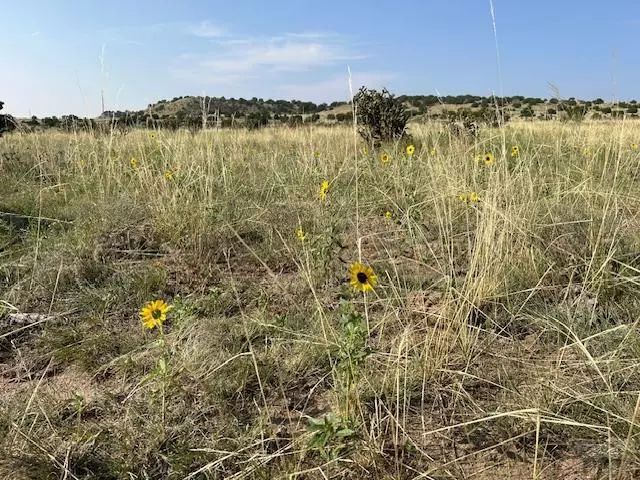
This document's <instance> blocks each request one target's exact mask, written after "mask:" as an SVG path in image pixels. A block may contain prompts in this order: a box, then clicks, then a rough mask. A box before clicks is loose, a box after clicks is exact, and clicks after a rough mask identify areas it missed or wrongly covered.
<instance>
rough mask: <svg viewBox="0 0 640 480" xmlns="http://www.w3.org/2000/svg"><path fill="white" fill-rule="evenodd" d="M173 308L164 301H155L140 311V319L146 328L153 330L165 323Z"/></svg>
mask: <svg viewBox="0 0 640 480" xmlns="http://www.w3.org/2000/svg"><path fill="white" fill-rule="evenodd" d="M170 308H171V307H170V306H169V305H167V302H165V301H164V300H154V301H153V302H149V303H147V304H146V305H145V306H144V307H142V309H141V310H140V319H141V320H142V323H143V324H144V326H145V327H146V328H148V329H149V330H151V329H152V328H154V327H158V326H160V325H162V324H163V323H164V321H165V320H166V319H167V313H168V312H169V309H170Z"/></svg>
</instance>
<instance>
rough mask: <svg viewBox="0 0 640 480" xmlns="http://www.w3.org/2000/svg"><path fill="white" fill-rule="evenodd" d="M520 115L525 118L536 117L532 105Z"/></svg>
mask: <svg viewBox="0 0 640 480" xmlns="http://www.w3.org/2000/svg"><path fill="white" fill-rule="evenodd" d="M520 115H521V116H523V117H524V118H531V117H533V116H534V115H535V113H534V112H533V108H531V105H527V106H526V107H524V108H523V109H522V110H520Z"/></svg>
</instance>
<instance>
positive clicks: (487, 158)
mask: <svg viewBox="0 0 640 480" xmlns="http://www.w3.org/2000/svg"><path fill="white" fill-rule="evenodd" d="M482 161H483V162H484V164H485V165H487V166H488V165H493V164H494V163H496V157H495V155H493V153H485V154H484V155H483V156H482Z"/></svg>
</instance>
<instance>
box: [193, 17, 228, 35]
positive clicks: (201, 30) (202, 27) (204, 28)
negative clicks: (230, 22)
mask: <svg viewBox="0 0 640 480" xmlns="http://www.w3.org/2000/svg"><path fill="white" fill-rule="evenodd" d="M188 31H189V33H191V34H192V35H195V36H196V37H203V38H216V37H222V36H224V35H225V29H224V28H222V27H220V26H218V25H214V24H213V23H211V22H209V21H207V20H205V21H203V22H200V23H198V24H196V25H190V26H189V28H188Z"/></svg>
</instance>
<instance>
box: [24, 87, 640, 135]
mask: <svg viewBox="0 0 640 480" xmlns="http://www.w3.org/2000/svg"><path fill="white" fill-rule="evenodd" d="M397 98H398V99H399V100H400V101H402V102H403V104H404V106H405V108H406V110H407V112H408V113H409V115H410V117H411V121H433V120H446V121H450V120H475V121H480V122H489V123H493V122H494V121H495V117H496V111H500V112H501V115H502V117H503V118H505V119H515V118H524V119H538V120H553V119H557V118H559V119H574V120H580V119H613V118H623V117H625V118H638V108H639V106H638V103H637V102H636V101H635V100H631V101H629V102H618V103H615V104H611V103H606V102H605V101H604V100H602V99H600V98H597V99H595V100H578V99H575V98H569V99H556V98H551V99H544V98H536V97H524V96H520V95H516V96H511V97H482V96H477V95H456V96H451V95H449V96H444V97H438V96H435V95H400V96H398V97H397ZM352 119H353V117H352V108H351V105H350V104H348V103H347V102H333V103H330V104H327V103H321V104H316V103H314V102H304V101H299V100H271V99H267V100H264V99H262V98H256V97H254V98H251V99H244V98H225V97H208V96H206V97H202V96H185V97H175V98H173V99H171V100H160V101H158V102H156V103H154V104H150V105H148V106H147V108H146V109H143V110H139V111H105V112H103V113H102V114H101V115H100V116H99V117H98V118H96V119H79V118H78V117H76V116H74V115H64V116H62V117H60V118H56V117H46V118H43V119H38V118H36V117H32V118H31V119H25V120H24V121H23V122H22V124H23V125H25V126H28V127H30V128H38V127H44V128H48V127H58V128H63V129H74V128H94V127H93V126H94V125H97V126H100V125H103V126H104V127H107V126H108V127H111V126H114V125H115V126H118V127H123V128H125V127H131V126H146V127H149V128H158V127H159V128H170V129H176V128H180V127H186V128H190V129H198V128H202V127H203V125H204V126H207V127H234V126H238V127H249V128H252V127H260V126H264V125H267V124H287V125H298V124H303V123H315V122H320V123H326V124H333V123H341V122H350V121H352Z"/></svg>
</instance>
